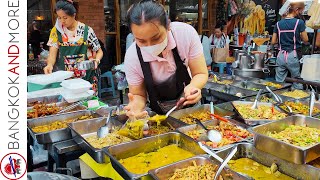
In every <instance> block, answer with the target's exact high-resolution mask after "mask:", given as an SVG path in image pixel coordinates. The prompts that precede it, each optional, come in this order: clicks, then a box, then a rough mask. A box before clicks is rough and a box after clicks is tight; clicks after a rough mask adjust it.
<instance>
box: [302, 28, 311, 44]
mask: <svg viewBox="0 0 320 180" xmlns="http://www.w3.org/2000/svg"><path fill="white" fill-rule="evenodd" d="M301 40H302V41H303V42H304V43H305V44H308V43H309V38H308V34H307V32H306V31H303V32H302V33H301Z"/></svg>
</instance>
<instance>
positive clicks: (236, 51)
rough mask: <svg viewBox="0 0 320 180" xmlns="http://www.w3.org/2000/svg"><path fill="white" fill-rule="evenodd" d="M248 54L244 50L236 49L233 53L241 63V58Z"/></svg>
mask: <svg viewBox="0 0 320 180" xmlns="http://www.w3.org/2000/svg"><path fill="white" fill-rule="evenodd" d="M245 54H247V53H246V51H244V50H239V49H235V50H234V52H233V55H234V58H235V60H236V61H240V56H242V55H245Z"/></svg>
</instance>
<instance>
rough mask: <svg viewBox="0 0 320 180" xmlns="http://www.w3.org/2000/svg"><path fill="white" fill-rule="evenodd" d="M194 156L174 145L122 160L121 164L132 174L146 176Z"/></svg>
mask: <svg viewBox="0 0 320 180" xmlns="http://www.w3.org/2000/svg"><path fill="white" fill-rule="evenodd" d="M193 156H194V154H192V153H191V152H189V151H186V150H184V149H181V148H179V147H178V146H177V145H176V144H172V145H169V146H165V147H163V148H160V149H158V150H156V151H154V152H149V153H140V154H137V155H135V156H132V157H129V158H126V159H121V160H119V162H120V163H121V164H122V165H123V166H124V167H125V168H126V169H127V170H128V171H130V172H131V173H135V174H144V173H147V172H148V171H149V170H151V169H155V168H158V167H161V166H165V165H168V164H171V163H174V162H177V161H180V160H183V159H187V158H190V157H193Z"/></svg>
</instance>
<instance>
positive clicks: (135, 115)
mask: <svg viewBox="0 0 320 180" xmlns="http://www.w3.org/2000/svg"><path fill="white" fill-rule="evenodd" d="M128 98H129V103H128V105H127V106H125V107H124V108H123V109H124V110H126V115H127V116H128V117H129V119H141V118H144V117H146V116H147V115H148V112H147V111H146V110H144V108H141V107H139V106H137V105H136V104H135V102H134V95H133V94H132V93H128Z"/></svg>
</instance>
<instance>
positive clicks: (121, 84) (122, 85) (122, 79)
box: [115, 71, 128, 90]
mask: <svg viewBox="0 0 320 180" xmlns="http://www.w3.org/2000/svg"><path fill="white" fill-rule="evenodd" d="M115 77H116V79H117V81H118V86H117V88H118V90H124V89H126V88H127V87H128V82H127V79H126V76H125V74H124V73H121V72H119V71H118V72H116V73H115Z"/></svg>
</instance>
